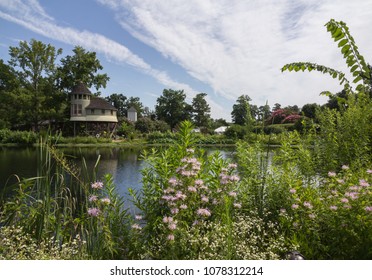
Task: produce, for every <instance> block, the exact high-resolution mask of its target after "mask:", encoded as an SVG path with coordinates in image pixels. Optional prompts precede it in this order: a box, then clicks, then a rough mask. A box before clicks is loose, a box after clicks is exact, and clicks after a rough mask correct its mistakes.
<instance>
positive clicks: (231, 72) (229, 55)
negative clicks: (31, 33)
mask: <svg viewBox="0 0 372 280" xmlns="http://www.w3.org/2000/svg"><path fill="white" fill-rule="evenodd" d="M99 2H100V3H101V4H105V5H107V6H108V7H110V8H112V9H114V11H115V12H116V15H117V19H118V21H119V23H120V24H121V26H122V27H123V28H125V29H126V30H127V31H128V32H130V33H131V34H132V35H133V36H134V37H136V38H137V39H139V40H141V41H142V42H144V43H145V44H147V45H149V46H151V47H153V48H155V49H156V50H158V51H159V52H160V53H161V54H162V55H163V56H164V57H165V58H168V59H170V60H172V61H173V62H175V63H177V64H179V65H181V66H182V67H183V68H184V69H185V70H186V71H187V72H188V73H189V74H190V75H192V76H193V77H195V78H197V79H198V80H200V81H202V82H204V83H206V84H208V85H210V86H211V87H212V88H213V89H214V91H215V92H216V93H217V94H219V95H221V96H223V97H225V98H228V99H230V100H232V101H235V100H236V99H237V97H238V96H240V95H241V94H248V95H250V96H251V97H252V98H253V101H254V102H257V103H260V104H264V102H265V100H266V99H269V102H270V103H271V104H273V103H275V102H279V103H282V104H298V105H303V104H304V103H308V102H324V101H325V99H324V98H321V97H319V96H318V94H319V93H320V92H321V91H323V90H333V91H338V90H339V89H340V87H339V85H338V83H337V81H334V80H332V78H330V77H323V76H322V75H317V74H314V73H310V74H304V73H301V74H299V73H289V74H287V73H283V74H282V73H281V72H280V68H281V67H282V66H283V65H284V64H286V63H289V62H294V61H311V62H317V63H319V64H324V65H327V66H330V67H333V68H337V69H340V70H343V71H347V69H346V68H345V66H344V61H343V59H342V56H341V55H340V54H339V50H338V49H337V45H336V44H334V43H333V42H332V39H331V38H330V35H329V34H327V32H326V29H325V27H324V24H325V23H326V22H327V21H328V20H330V19H331V18H335V19H336V20H343V21H345V22H346V23H347V24H348V26H349V28H350V30H351V32H352V34H353V35H354V38H355V39H356V41H357V44H358V45H359V46H360V50H361V52H362V54H364V55H366V59H367V58H368V57H371V56H372V52H371V49H367V46H369V45H370V38H371V36H369V33H370V30H369V29H370V26H372V2H371V1H364V0H355V1H347V0H343V1H332V0H326V1H315V0H310V1H309V0H306V1H305V0H302V1H294V0H282V1H269V0H266V1H239V0H220V1H212V0H205V1H199V0H189V1H183V0H174V1H154V0H132V1H126V0H122V1H112V0H99ZM350 11H353V12H352V13H351V12H350ZM362 50H363V51H365V52H363V51H362ZM367 60H368V59H367Z"/></svg>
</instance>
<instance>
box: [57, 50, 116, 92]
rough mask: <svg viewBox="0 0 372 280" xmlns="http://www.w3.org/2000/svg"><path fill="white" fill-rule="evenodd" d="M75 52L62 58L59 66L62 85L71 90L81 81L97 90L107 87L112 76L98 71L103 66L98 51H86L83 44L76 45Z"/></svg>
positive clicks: (63, 87)
mask: <svg viewBox="0 0 372 280" xmlns="http://www.w3.org/2000/svg"><path fill="white" fill-rule="evenodd" d="M73 53H74V54H73V55H68V56H66V57H65V58H62V59H61V66H60V67H59V68H58V77H59V84H60V87H61V88H62V89H64V90H67V91H68V92H69V91H70V90H71V89H72V88H73V87H74V86H75V85H76V83H77V82H78V81H81V82H83V83H84V84H85V85H86V86H87V87H88V88H90V87H92V86H94V87H95V88H96V90H98V89H99V88H101V87H103V88H105V87H106V83H107V82H108V81H109V79H110V78H109V77H108V76H107V74H100V73H98V71H100V70H102V69H103V66H102V65H101V63H100V61H99V60H98V58H97V55H96V53H95V52H89V51H86V50H85V49H84V48H83V47H81V46H76V47H75V48H74V49H73Z"/></svg>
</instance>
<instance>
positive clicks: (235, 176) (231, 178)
mask: <svg viewBox="0 0 372 280" xmlns="http://www.w3.org/2000/svg"><path fill="white" fill-rule="evenodd" d="M239 180H240V177H239V176H238V175H231V176H230V181H232V182H239Z"/></svg>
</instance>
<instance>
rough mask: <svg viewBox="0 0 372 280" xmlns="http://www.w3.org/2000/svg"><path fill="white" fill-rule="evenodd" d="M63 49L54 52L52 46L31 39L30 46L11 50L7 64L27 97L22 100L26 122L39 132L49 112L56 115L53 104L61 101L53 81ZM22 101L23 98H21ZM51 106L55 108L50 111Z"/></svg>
mask: <svg viewBox="0 0 372 280" xmlns="http://www.w3.org/2000/svg"><path fill="white" fill-rule="evenodd" d="M61 53H62V49H58V50H56V49H55V47H53V46H52V45H50V44H48V45H46V44H44V43H42V42H41V41H37V40H34V39H32V40H31V41H30V42H29V43H28V42H26V41H21V42H20V43H19V46H18V47H10V48H9V55H10V60H9V64H10V65H11V66H12V67H14V69H16V74H17V76H18V78H19V80H20V83H21V87H22V89H20V92H22V95H24V94H26V95H28V96H27V97H26V98H24V99H23V100H24V101H25V102H26V103H27V105H26V104H25V105H26V106H25V108H28V109H29V110H26V111H27V119H26V120H27V122H28V123H32V126H33V127H34V129H36V130H37V129H38V127H39V123H40V121H41V120H44V119H47V118H50V112H51V110H55V111H58V110H59V109H58V107H56V106H58V105H60V104H56V103H55V102H53V100H55V99H56V97H58V98H59V97H60V93H59V92H58V91H57V89H56V87H55V85H54V80H55V74H56V65H55V61H56V58H57V56H58V55H60V54H61ZM23 97H24V96H23ZM51 106H54V108H52V107H51Z"/></svg>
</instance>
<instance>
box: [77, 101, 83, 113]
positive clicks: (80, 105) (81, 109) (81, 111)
mask: <svg viewBox="0 0 372 280" xmlns="http://www.w3.org/2000/svg"><path fill="white" fill-rule="evenodd" d="M77 105H78V115H82V114H83V105H82V104H77Z"/></svg>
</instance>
